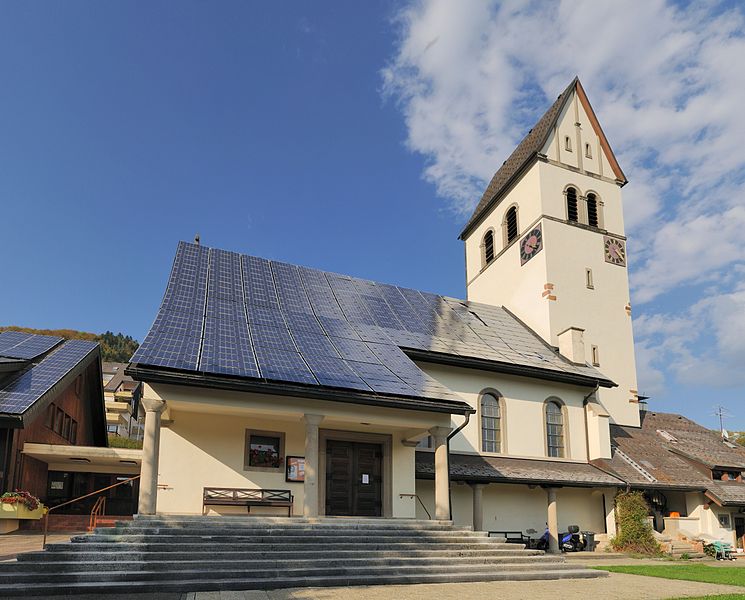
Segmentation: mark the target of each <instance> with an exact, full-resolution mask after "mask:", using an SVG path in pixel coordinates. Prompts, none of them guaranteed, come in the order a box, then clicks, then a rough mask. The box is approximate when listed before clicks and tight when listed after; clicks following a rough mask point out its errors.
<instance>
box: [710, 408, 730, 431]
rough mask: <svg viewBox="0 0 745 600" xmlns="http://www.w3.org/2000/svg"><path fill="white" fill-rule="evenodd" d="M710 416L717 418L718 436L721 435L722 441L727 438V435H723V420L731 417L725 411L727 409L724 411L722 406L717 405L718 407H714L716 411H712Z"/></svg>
mask: <svg viewBox="0 0 745 600" xmlns="http://www.w3.org/2000/svg"><path fill="white" fill-rule="evenodd" d="M712 414H713V415H714V416H715V417H719V435H721V436H722V439H724V438H726V437H728V436H727V435H726V434H725V431H724V419H725V417H731V416H732V415H731V414H730V413H729V412H728V411H727V409H726V408H724V406H722V405H721V404H719V405H718V406H717V407H716V410H715V411H714V412H713V413H712Z"/></svg>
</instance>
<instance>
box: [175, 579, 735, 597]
mask: <svg viewBox="0 0 745 600" xmlns="http://www.w3.org/2000/svg"><path fill="white" fill-rule="evenodd" d="M732 593H736V594H743V598H745V588H742V587H733V586H728V585H712V584H708V583H696V582H693V581H675V580H671V579H659V578H656V577H641V576H638V575H622V574H619V573H611V575H610V576H609V577H603V578H601V579H578V580H577V579H576V580H563V581H561V582H557V581H496V582H492V583H440V584H431V585H381V586H370V587H347V588H299V589H291V590H273V591H269V592H261V591H252V592H194V593H191V594H187V595H186V598H185V599H184V600H432V598H437V600H464V599H467V600H526V599H529V600H556V599H557V598H598V599H600V598H602V599H603V600H631V599H633V600H652V599H655V600H663V599H667V598H685V597H691V596H705V595H710V594H732Z"/></svg>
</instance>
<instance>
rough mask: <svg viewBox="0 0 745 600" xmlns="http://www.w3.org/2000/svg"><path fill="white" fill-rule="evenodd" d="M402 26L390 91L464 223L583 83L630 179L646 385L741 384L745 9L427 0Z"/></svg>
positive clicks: (386, 72) (642, 0)
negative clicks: (573, 87)
mask: <svg viewBox="0 0 745 600" xmlns="http://www.w3.org/2000/svg"><path fill="white" fill-rule="evenodd" d="M397 24H398V26H399V27H400V41H399V44H398V45H397V48H396V49H395V52H394V55H393V56H392V58H391V60H390V62H389V64H388V65H387V66H386V68H385V69H383V71H382V77H383V84H384V85H383V89H384V93H385V95H386V96H387V97H388V98H392V99H394V100H395V101H396V102H397V103H398V105H399V106H400V108H401V111H402V113H403V116H404V119H405V123H406V126H407V131H408V137H407V144H408V146H409V148H410V149H411V150H412V151H414V152H418V153H420V154H422V155H424V156H425V157H426V159H427V167H426V170H425V172H424V174H423V176H424V178H425V179H426V180H427V181H429V182H431V183H433V184H434V185H435V187H436V190H437V193H438V194H439V195H440V196H441V197H442V198H443V199H445V200H446V203H447V206H449V207H450V208H452V209H453V210H454V212H455V214H456V215H457V218H458V219H459V220H461V221H462V220H464V219H465V218H466V217H467V216H468V215H469V214H470V211H471V210H472V209H473V207H474V206H475V203H476V202H477V201H478V199H479V198H480V196H481V193H482V192H483V189H484V187H485V185H486V183H487V182H488V180H489V178H490V177H491V176H492V175H493V173H494V171H496V169H497V168H498V167H499V165H501V164H502V162H503V161H504V160H505V159H506V158H507V156H508V155H509V154H510V152H511V151H512V150H513V149H514V147H515V145H516V144H517V142H518V141H519V140H520V139H521V138H522V136H523V135H524V134H525V133H526V132H527V130H528V129H529V128H530V127H531V126H532V125H533V124H534V122H535V121H536V120H537V119H538V118H539V117H540V115H541V114H542V112H543V111H544V110H545V109H546V108H547V107H548V105H549V104H550V103H551V101H552V100H553V99H554V98H555V97H556V95H557V94H558V93H559V92H560V91H561V90H563V89H564V87H565V86H566V85H567V84H568V82H569V81H570V80H571V78H572V77H573V76H574V75H575V74H578V75H579V76H580V78H581V79H582V82H583V84H584V86H585V89H586V90H587V92H588V96H589V98H590V100H591V102H592V104H593V107H594V108H595V110H596V112H597V113H598V116H599V118H600V120H601V122H602V124H603V128H604V130H605V131H606V133H607V135H608V137H609V139H610V141H611V144H612V145H613V147H614V150H615V151H616V154H617V156H618V158H619V162H620V163H621V165H622V166H623V168H624V171H625V172H626V174H627V176H629V178H630V180H631V183H630V184H629V185H628V186H627V187H626V188H624V202H625V217H626V225H627V234H628V235H629V250H630V259H631V276H632V277H631V283H632V300H633V302H634V303H635V306H636V307H637V310H638V306H639V305H640V304H641V305H644V304H646V306H645V307H644V309H643V310H645V311H646V312H647V313H648V314H649V316H647V317H642V318H641V319H636V320H635V328H636V330H637V337H638V344H637V353H638V355H637V360H638V362H639V375H640V381H642V382H646V384H647V385H649V386H651V387H653V388H657V389H661V388H662V387H663V386H664V383H665V382H664V374H665V373H668V374H672V375H673V376H675V377H676V378H677V379H678V380H679V381H683V380H688V378H690V377H691V376H693V375H691V374H700V373H701V371H702V366H703V368H704V370H706V373H705V374H704V375H703V377H704V378H705V379H707V380H710V381H711V382H712V383H714V382H719V383H720V384H726V385H736V384H742V383H745V381H744V380H743V375H742V374H741V373H740V371H741V370H742V368H741V365H743V364H745V348H743V346H742V344H743V343H745V342H742V343H741V342H740V340H745V323H744V322H743V320H744V319H745V307H744V306H743V299H742V294H743V293H745V292H743V291H742V290H739V289H738V288H737V287H736V285H735V282H736V280H737V274H738V273H739V274H740V275H739V279H740V280H742V273H743V272H745V256H744V253H743V251H742V245H741V241H740V240H741V239H742V236H743V232H745V152H744V151H743V150H742V148H741V147H740V146H741V144H742V140H745V118H743V117H742V115H743V108H742V107H743V106H745V77H743V76H742V68H743V67H742V65H743V62H745V36H744V34H743V31H745V27H744V24H745V17H744V15H743V12H742V7H741V6H738V5H736V4H735V5H729V6H728V5H724V4H718V3H716V2H711V3H689V4H688V5H686V6H683V7H681V6H678V5H674V4H671V3H666V2H665V1H664V0H635V1H633V2H610V1H599V0H563V1H555V2H539V1H537V0H536V1H529V0H523V1H520V2H518V1H512V2H504V3H499V2H496V1H488V0H461V1H460V2H451V1H450V0H430V1H424V0H422V1H416V2H414V3H412V4H411V5H409V7H408V8H406V9H405V10H403V11H402V12H401V13H400V14H399V15H398V21H397ZM704 285H706V286H708V287H707V288H706V292H705V296H701V295H699V296H696V294H701V292H700V290H702V289H704V288H703V286H704ZM681 295H682V296H684V297H690V301H689V302H688V304H690V305H691V307H690V308H689V309H677V310H676V311H672V313H671V311H670V310H669V309H666V306H667V305H665V304H663V303H662V302H661V299H663V298H674V299H675V300H676V302H675V303H674V305H675V306H680V305H681V301H680V299H681ZM738 310H739V311H740V312H739V313H738ZM701 328H703V329H704V331H702V332H699V329H701ZM738 360H739V361H740V362H739V363H737V361H738ZM733 361H734V362H733ZM737 364H739V365H740V367H739V368H737ZM696 365H698V367H696ZM694 367H696V368H694ZM699 382H700V381H699Z"/></svg>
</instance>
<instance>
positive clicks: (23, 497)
mask: <svg viewBox="0 0 745 600" xmlns="http://www.w3.org/2000/svg"><path fill="white" fill-rule="evenodd" d="M43 515H44V505H43V504H42V503H41V501H40V500H39V499H38V498H37V497H36V496H32V495H31V494H29V493H28V492H23V491H21V490H16V491H15V492H5V493H4V494H3V495H2V496H0V519H41V517H42V516H43Z"/></svg>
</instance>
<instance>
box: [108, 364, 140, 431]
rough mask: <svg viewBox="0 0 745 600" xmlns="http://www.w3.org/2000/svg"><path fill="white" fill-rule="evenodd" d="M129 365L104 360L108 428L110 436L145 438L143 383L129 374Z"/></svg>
mask: <svg viewBox="0 0 745 600" xmlns="http://www.w3.org/2000/svg"><path fill="white" fill-rule="evenodd" d="M126 367H127V365H126V363H114V362H104V363H102V372H103V385H104V388H103V391H104V398H105V401H106V431H107V432H108V433H109V434H110V435H115V436H118V437H123V438H129V439H132V440H140V441H141V440H142V430H143V427H144V423H145V419H144V417H143V412H142V410H141V408H140V398H141V396H142V384H141V383H140V382H139V381H135V380H134V379H132V378H131V377H130V376H129V375H125V373H124V370H125V369H126Z"/></svg>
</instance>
